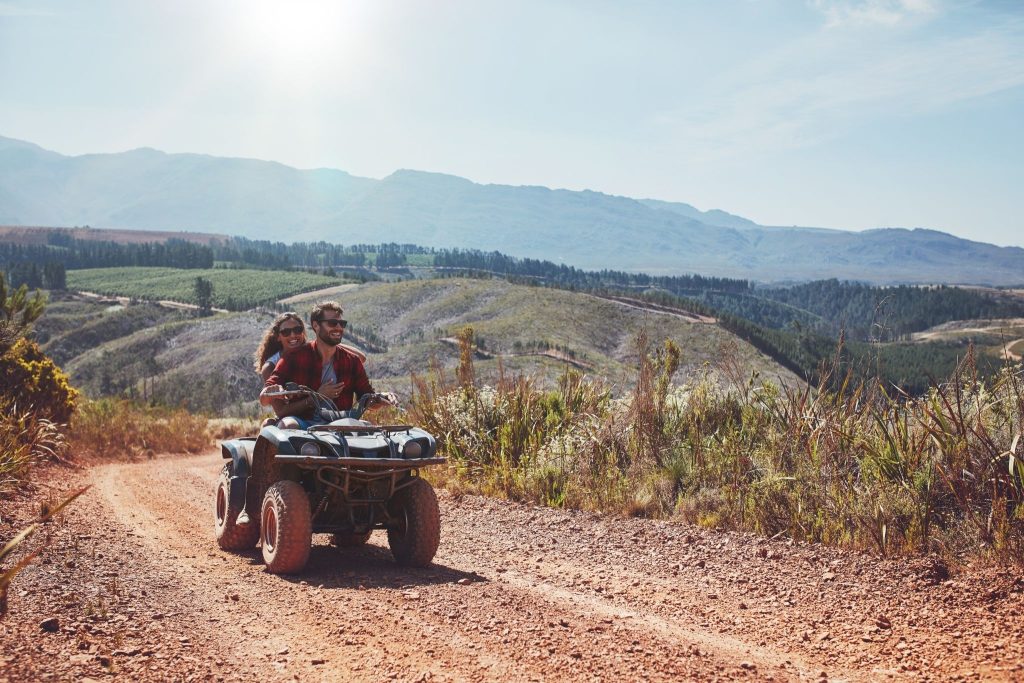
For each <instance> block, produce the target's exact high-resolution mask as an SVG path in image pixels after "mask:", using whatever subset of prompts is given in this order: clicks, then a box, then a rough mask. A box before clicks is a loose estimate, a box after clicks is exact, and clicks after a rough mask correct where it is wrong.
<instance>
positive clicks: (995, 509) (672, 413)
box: [410, 332, 1024, 559]
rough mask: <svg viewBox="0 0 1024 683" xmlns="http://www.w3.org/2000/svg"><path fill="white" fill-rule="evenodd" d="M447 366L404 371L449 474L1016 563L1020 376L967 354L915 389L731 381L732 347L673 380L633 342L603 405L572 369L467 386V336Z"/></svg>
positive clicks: (1022, 447) (587, 500) (770, 528)
mask: <svg viewBox="0 0 1024 683" xmlns="http://www.w3.org/2000/svg"><path fill="white" fill-rule="evenodd" d="M460 343H461V344H462V347H463V354H462V362H461V364H460V367H459V369H458V371H457V373H456V377H454V378H448V377H446V376H445V374H444V373H443V372H442V371H441V370H440V369H435V370H434V371H432V373H431V374H430V375H429V376H428V377H415V378H414V382H413V384H414V394H413V397H412V400H411V402H410V412H411V417H412V418H413V419H414V420H416V421H418V422H419V423H420V424H422V425H424V426H425V427H426V428H427V429H429V430H432V431H433V433H435V434H436V435H438V437H439V439H440V442H441V447H442V450H443V452H444V453H445V454H446V455H447V456H448V457H449V458H450V462H451V467H450V470H449V472H448V478H449V481H448V484H449V485H451V486H454V487H457V488H460V489H464V490H471V491H479V492H482V493H489V494H499V495H504V496H507V497H509V498H513V499H518V500H528V501H533V502H537V503H542V504H546V505H555V506H570V507H578V508H590V509H600V510H606V511H613V512H618V513H623V514H630V515H643V516H650V517H663V518H668V517H675V518H681V519H684V520H687V521H692V522H695V523H697V524H701V525H704V526H708V527H718V528H727V529H739V530H750V531H756V532H760V533H763V534H766V535H770V536H777V535H782V536H787V537H790V538H794V539H799V540H807V541H816V542H822V543H828V544H834V545H842V546H850V547H857V548H871V549H874V550H876V551H878V552H880V553H883V554H887V553H901V552H917V551H938V552H940V553H943V554H945V555H947V556H949V557H951V558H957V557H964V556H973V555H977V554H979V553H991V554H994V555H997V556H999V557H1002V558H1016V559H1021V558H1024V444H1022V439H1021V431H1022V425H1024V371H1022V368H1021V366H1020V365H1019V364H1018V365H1015V366H1007V367H1005V368H1004V369H1003V370H1002V372H1001V373H999V374H998V375H997V376H995V377H994V378H992V379H990V380H986V381H983V380H981V379H979V378H978V376H977V375H976V373H975V372H974V365H973V358H972V357H971V355H970V354H969V355H968V358H966V359H965V360H964V362H963V363H962V364H961V365H960V367H959V368H958V369H957V371H956V372H955V373H954V374H953V376H951V377H950V378H949V379H948V381H945V382H941V383H938V382H936V383H934V384H933V386H932V387H931V388H930V389H929V391H928V392H926V393H925V394H924V395H922V396H916V397H914V396H909V395H906V394H902V393H899V392H898V391H895V390H887V389H886V388H885V387H883V386H881V385H880V384H878V383H867V382H860V383H854V382H853V381H852V380H851V377H850V375H845V376H834V375H833V374H832V373H831V372H829V371H828V370H827V369H826V370H824V371H823V372H822V373H821V377H822V379H821V382H820V384H819V386H817V387H810V386H804V387H802V388H784V387H779V386H776V385H774V384H772V383H769V382H763V381H760V380H759V378H758V377H757V376H756V375H751V376H743V375H742V372H741V371H740V370H739V369H738V366H737V365H734V364H730V362H729V357H728V354H726V355H725V357H724V358H723V360H722V361H721V362H720V363H719V364H718V365H717V366H715V367H708V368H707V369H706V371H705V372H704V373H702V374H699V375H697V376H694V377H692V378H691V379H690V381H689V382H687V383H686V384H685V385H683V386H682V387H680V388H676V389H673V388H672V382H671V380H672V377H673V375H674V374H675V373H676V372H677V370H678V368H679V365H680V361H681V353H680V351H679V349H678V348H676V347H675V346H674V345H672V344H671V343H667V344H666V345H663V346H662V347H660V348H656V349H654V348H651V347H650V345H649V344H648V341H647V340H646V339H645V338H644V337H643V335H641V336H640V337H639V338H638V340H637V348H638V358H639V361H638V364H637V374H636V386H635V389H634V391H633V392H632V394H631V395H630V396H629V397H627V398H625V399H622V400H613V399H612V398H611V394H610V392H609V391H608V390H607V389H606V388H604V387H603V386H602V385H601V384H600V383H599V382H593V381H590V380H588V379H586V378H585V377H584V376H582V375H581V374H579V373H578V372H575V371H572V372H567V373H566V374H564V375H563V376H562V378H561V379H560V381H559V384H558V388H557V389H556V390H553V391H541V390H539V389H538V388H537V386H536V384H535V383H534V381H533V380H532V379H531V378H528V377H509V376H506V375H505V374H504V373H502V374H501V376H500V379H499V381H498V382H497V383H496V384H495V385H494V386H482V387H481V386H477V384H476V382H475V379H474V373H473V371H472V354H471V353H468V352H467V351H468V350H469V349H470V347H471V344H472V333H471V332H469V333H468V334H466V333H464V334H463V335H462V336H461V337H460Z"/></svg>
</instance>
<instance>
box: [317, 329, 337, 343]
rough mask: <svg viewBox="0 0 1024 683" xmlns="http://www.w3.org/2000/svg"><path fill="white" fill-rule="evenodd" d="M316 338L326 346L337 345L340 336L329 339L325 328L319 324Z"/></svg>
mask: <svg viewBox="0 0 1024 683" xmlns="http://www.w3.org/2000/svg"><path fill="white" fill-rule="evenodd" d="M316 338H317V339H319V340H320V341H322V342H323V343H324V344H327V345H328V346H337V345H338V344H340V343H341V337H338V338H337V339H331V338H330V337H328V336H327V328H326V327H323V326H321V327H320V331H319V332H317V333H316Z"/></svg>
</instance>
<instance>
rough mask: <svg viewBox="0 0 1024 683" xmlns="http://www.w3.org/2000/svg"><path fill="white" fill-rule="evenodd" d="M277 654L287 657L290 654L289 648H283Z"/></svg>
mask: <svg viewBox="0 0 1024 683" xmlns="http://www.w3.org/2000/svg"><path fill="white" fill-rule="evenodd" d="M277 654H279V655H286V654H288V648H286V647H282V648H281V649H280V650H278V651H277Z"/></svg>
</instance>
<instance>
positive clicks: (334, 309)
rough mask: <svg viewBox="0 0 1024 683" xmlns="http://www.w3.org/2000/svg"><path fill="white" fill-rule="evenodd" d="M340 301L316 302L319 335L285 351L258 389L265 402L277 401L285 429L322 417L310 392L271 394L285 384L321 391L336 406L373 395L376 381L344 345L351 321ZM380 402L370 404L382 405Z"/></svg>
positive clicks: (314, 312)
mask: <svg viewBox="0 0 1024 683" xmlns="http://www.w3.org/2000/svg"><path fill="white" fill-rule="evenodd" d="M341 314H342V309H341V305H339V304H338V302H336V301H325V302H322V303H318V304H316V305H314V306H313V310H312V311H311V312H310V314H309V322H310V326H311V327H312V328H313V333H314V334H315V335H316V338H315V339H314V340H313V341H311V342H310V343H308V344H306V345H304V346H303V347H301V348H299V349H296V350H295V351H294V352H292V353H290V354H288V355H286V356H282V358H281V360H279V361H278V362H277V366H276V367H275V368H274V371H273V373H271V375H270V377H269V378H268V379H267V380H266V382H265V384H264V388H263V391H262V392H261V393H260V403H261V404H262V405H265V406H266V405H270V406H273V408H274V412H275V413H276V414H277V416H278V417H280V418H282V419H281V421H280V422H279V423H278V426H280V427H281V428H282V429H307V428H309V427H310V426H311V425H313V424H317V423H318V422H321V420H320V419H318V418H316V417H314V415H315V413H314V412H313V404H312V401H311V400H310V398H309V397H306V398H300V399H297V400H291V399H278V398H272V397H271V396H270V395H268V394H275V393H280V392H281V391H282V390H283V388H284V385H285V384H288V383H293V384H297V385H300V386H305V387H308V388H310V389H313V390H314V391H317V392H318V393H320V394H321V395H322V396H325V397H327V398H328V399H331V401H333V403H334V406H335V408H336V409H337V410H350V409H351V408H352V406H353V404H354V399H356V398H359V397H361V396H364V395H365V394H372V393H374V391H373V386H372V385H371V384H370V380H369V379H368V378H367V376H366V370H365V369H364V368H363V363H362V361H361V360H360V359H359V357H358V356H357V355H356V354H354V353H352V352H351V351H349V350H347V349H346V348H345V347H343V346H340V344H341V338H342V336H343V335H344V332H345V327H346V326H347V325H348V321H347V320H343V319H342V317H341ZM385 403H386V401H378V402H375V403H372V404H371V405H369V406H367V407H368V408H369V409H373V408H377V407H379V406H381V405H384V404H385Z"/></svg>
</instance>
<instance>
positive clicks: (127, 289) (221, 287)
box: [67, 268, 342, 311]
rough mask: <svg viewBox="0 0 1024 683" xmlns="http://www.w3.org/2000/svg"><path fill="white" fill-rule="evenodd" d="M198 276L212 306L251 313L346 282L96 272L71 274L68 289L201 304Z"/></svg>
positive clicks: (234, 273)
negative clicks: (207, 288)
mask: <svg viewBox="0 0 1024 683" xmlns="http://www.w3.org/2000/svg"><path fill="white" fill-rule="evenodd" d="M197 277H202V278H205V279H207V280H209V281H210V282H212V283H213V305H214V306H215V307H217V308H226V309H228V310H236V311H237V310H246V309H249V308H253V307H255V306H259V305H265V304H269V303H272V302H274V301H277V300H278V299H283V298H284V297H287V296H291V295H293V294H298V293H300V292H308V291H310V290H314V289H322V288H325V287H332V286H334V285H337V284H340V283H341V282H342V280H339V279H338V278H334V277H327V276H325V275H316V274H314V273H305V272H301V271H280V270H273V271H270V270H243V269H226V268H205V269H202V268H200V269H179V268H92V269H89V270H71V271H68V274H67V286H68V289H71V290H76V291H85V292H96V293H98V294H104V295H107V296H126V297H129V298H132V299H141V300H144V301H162V300H167V301H178V302H182V303H187V304H194V303H196V301H195V297H194V292H193V286H194V283H195V280H196V278H197Z"/></svg>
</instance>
